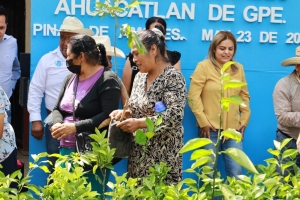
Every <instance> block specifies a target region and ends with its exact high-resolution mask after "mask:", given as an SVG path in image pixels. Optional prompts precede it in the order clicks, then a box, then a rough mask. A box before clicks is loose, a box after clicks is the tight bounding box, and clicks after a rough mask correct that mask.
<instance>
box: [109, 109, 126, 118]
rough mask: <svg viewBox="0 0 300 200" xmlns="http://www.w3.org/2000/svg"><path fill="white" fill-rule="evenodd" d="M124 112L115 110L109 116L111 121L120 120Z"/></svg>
mask: <svg viewBox="0 0 300 200" xmlns="http://www.w3.org/2000/svg"><path fill="white" fill-rule="evenodd" d="M122 112H123V110H114V111H112V112H111V113H110V114H109V117H110V118H111V119H115V120H119V119H120V118H121V116H122Z"/></svg>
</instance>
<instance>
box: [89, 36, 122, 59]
mask: <svg viewBox="0 0 300 200" xmlns="http://www.w3.org/2000/svg"><path fill="white" fill-rule="evenodd" d="M93 38H94V40H95V41H96V43H97V44H99V43H101V44H103V45H104V46H105V49H106V55H108V56H115V54H114V47H113V46H111V45H110V39H109V37H108V36H93ZM116 55H117V56H118V57H122V58H125V54H124V53H123V51H122V50H121V49H119V48H117V47H116Z"/></svg>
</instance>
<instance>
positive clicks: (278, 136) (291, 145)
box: [276, 130, 300, 176]
mask: <svg viewBox="0 0 300 200" xmlns="http://www.w3.org/2000/svg"><path fill="white" fill-rule="evenodd" d="M287 138H290V137H287V136H286V135H284V134H282V133H281V132H280V131H279V130H277V131H276V140H277V141H278V142H282V141H283V140H284V139H287ZM287 149H297V144H296V140H295V139H292V140H291V141H290V142H289V143H287V144H286V145H285V147H284V148H283V149H282V150H281V153H283V152H284V151H285V150H287ZM290 160H291V158H289V157H287V158H284V159H283V160H282V164H284V163H287V162H288V161H290ZM296 165H297V166H298V167H300V154H297V156H296ZM276 170H277V172H278V173H279V174H281V175H284V176H287V175H288V171H290V172H291V173H292V174H294V173H295V172H294V169H293V167H289V168H287V169H286V170H285V171H284V174H282V173H281V169H280V168H279V167H277V169H276ZM287 170H288V171H287Z"/></svg>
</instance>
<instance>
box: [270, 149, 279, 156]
mask: <svg viewBox="0 0 300 200" xmlns="http://www.w3.org/2000/svg"><path fill="white" fill-rule="evenodd" d="M268 152H269V153H270V154H272V155H274V156H276V157H278V156H279V155H280V151H279V150H274V149H272V148H269V149H268Z"/></svg>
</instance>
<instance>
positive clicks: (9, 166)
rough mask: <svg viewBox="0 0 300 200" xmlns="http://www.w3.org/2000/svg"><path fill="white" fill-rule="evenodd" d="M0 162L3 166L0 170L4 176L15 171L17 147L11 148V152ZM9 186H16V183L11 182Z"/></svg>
mask: <svg viewBox="0 0 300 200" xmlns="http://www.w3.org/2000/svg"><path fill="white" fill-rule="evenodd" d="M0 164H1V165H2V167H3V168H2V169H1V171H2V172H3V173H4V174H5V176H7V175H9V174H12V173H13V172H15V171H17V170H18V164H17V149H15V150H13V152H12V153H11V154H10V155H9V156H8V157H7V158H6V159H5V160H4V161H2V162H1V163H0ZM10 187H13V188H17V184H16V183H12V184H11V186H10Z"/></svg>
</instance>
